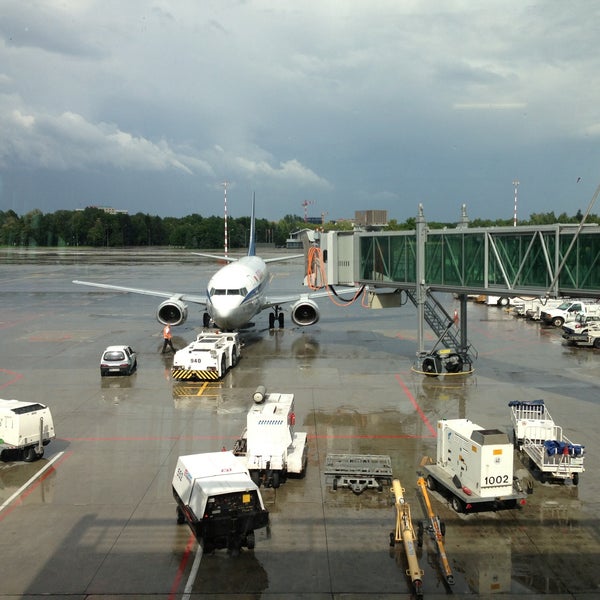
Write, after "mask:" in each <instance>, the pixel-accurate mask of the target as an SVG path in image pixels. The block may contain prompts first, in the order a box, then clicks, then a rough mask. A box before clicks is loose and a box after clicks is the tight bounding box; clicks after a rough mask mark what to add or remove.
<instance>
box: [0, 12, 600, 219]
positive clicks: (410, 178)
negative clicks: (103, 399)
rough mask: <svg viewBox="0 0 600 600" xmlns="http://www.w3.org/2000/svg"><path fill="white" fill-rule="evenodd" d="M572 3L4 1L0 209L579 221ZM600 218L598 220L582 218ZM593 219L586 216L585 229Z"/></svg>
mask: <svg viewBox="0 0 600 600" xmlns="http://www.w3.org/2000/svg"><path fill="white" fill-rule="evenodd" d="M599 31H600V4H598V3H596V2H591V1H587V0H585V1H584V0H575V1H571V2H565V1H564V0H544V1H540V2H529V1H527V0H516V1H515V0H499V1H492V0H486V1H485V2H476V1H474V0H462V1H460V0H456V1H446V0H435V1H433V0H432V1H424V0H422V1H417V0H412V1H408V0H362V1H361V0H314V1H313V0H246V1H244V0H239V1H233V0H171V1H166V0H157V1H152V0H147V1H142V0H126V1H123V0H29V1H25V0H1V2H0V210H8V209H13V210H15V211H16V212H17V213H19V214H25V213H26V212H28V211H30V210H33V209H34V208H39V209H40V210H42V211H43V212H54V211H55V210H58V209H74V208H83V207H85V206H89V205H102V206H112V207H115V208H120V209H126V210H128V211H129V213H130V214H134V213H136V212H143V213H149V214H152V215H159V216H175V217H180V216H183V215H186V214H191V213H194V212H196V213H200V214H202V215H204V216H210V215H223V212H224V187H223V182H225V181H227V182H228V185H227V208H228V214H229V216H233V217H240V216H244V215H248V214H249V213H250V203H251V198H252V194H253V192H255V193H256V202H257V216H258V217H260V218H266V219H272V220H277V219H280V218H282V217H283V216H285V215H287V214H297V215H304V209H305V207H304V205H303V203H305V202H306V201H310V204H308V205H307V206H306V209H307V212H308V215H309V216H311V217H320V216H321V215H322V214H323V215H324V216H325V218H326V219H327V220H330V219H339V218H351V217H353V216H354V211H356V210H365V209H383V210H387V211H388V217H389V218H393V219H397V220H399V221H404V220H406V219H407V218H409V217H414V216H416V214H417V210H418V205H419V203H421V204H423V207H424V214H425V217H426V219H427V220H431V221H456V220H458V219H459V216H460V211H461V205H462V204H466V206H467V212H468V215H469V217H470V218H472V219H473V218H484V219H486V218H489V219H498V218H506V219H512V218H513V212H514V185H513V181H515V180H516V179H517V180H518V181H519V182H520V183H519V186H518V209H517V210H518V217H519V218H528V217H529V215H531V214H532V213H539V212H543V213H545V212H550V211H554V212H555V213H556V214H557V215H558V214H560V213H562V212H566V213H567V214H568V215H572V214H575V213H576V211H577V210H578V209H580V210H582V211H585V209H586V208H587V206H588V203H589V201H590V199H591V198H592V196H593V194H594V191H595V189H596V187H597V186H598V184H600V170H599V166H600V77H598V74H599V73H600V53H599V52H598V50H597V48H598V32H599ZM596 208H598V207H596ZM594 212H596V213H598V212H599V211H598V210H595V211H594Z"/></svg>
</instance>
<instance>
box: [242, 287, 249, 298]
mask: <svg viewBox="0 0 600 600" xmlns="http://www.w3.org/2000/svg"><path fill="white" fill-rule="evenodd" d="M247 295H248V290H247V289H246V288H241V289H240V296H244V298H245V297H246V296H247Z"/></svg>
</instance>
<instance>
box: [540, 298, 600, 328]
mask: <svg viewBox="0 0 600 600" xmlns="http://www.w3.org/2000/svg"><path fill="white" fill-rule="evenodd" d="M577 314H582V315H598V314H600V303H598V302H591V301H584V300H567V301H565V302H563V303H562V304H560V305H559V306H557V307H555V308H546V309H545V310H543V311H541V313H540V320H541V321H543V322H544V323H546V324H548V325H550V324H552V325H554V327H562V326H563V325H564V324H565V322H566V321H573V320H574V319H575V316H576V315H577Z"/></svg>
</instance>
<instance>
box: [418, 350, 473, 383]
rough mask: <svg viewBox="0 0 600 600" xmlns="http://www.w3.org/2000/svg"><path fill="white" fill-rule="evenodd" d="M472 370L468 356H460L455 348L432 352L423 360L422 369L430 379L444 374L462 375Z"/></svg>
mask: <svg viewBox="0 0 600 600" xmlns="http://www.w3.org/2000/svg"><path fill="white" fill-rule="evenodd" d="M465 368H466V370H470V368H471V365H470V363H469V362H468V356H467V355H465V354H460V353H459V352H457V351H456V350H455V349H453V348H441V349H439V350H434V351H433V352H430V353H429V354H428V355H427V356H425V357H424V358H423V362H422V363H421V369H422V371H423V373H425V375H426V376H428V377H437V376H438V375H440V374H441V373H443V372H444V369H446V371H447V372H448V373H461V372H462V371H464V370H465Z"/></svg>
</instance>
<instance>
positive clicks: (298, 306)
mask: <svg viewBox="0 0 600 600" xmlns="http://www.w3.org/2000/svg"><path fill="white" fill-rule="evenodd" d="M290 312H291V314H292V321H294V323H296V325H301V326H302V327H306V326H307V325H314V324H315V323H317V322H318V321H319V317H320V316H321V313H320V312H319V307H318V306H317V303H316V302H315V301H314V300H310V299H309V298H303V299H301V300H298V301H297V302H296V303H295V304H292V306H291V308H290Z"/></svg>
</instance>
